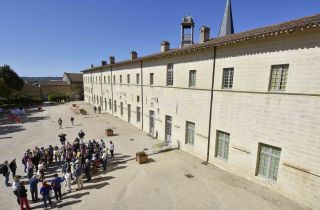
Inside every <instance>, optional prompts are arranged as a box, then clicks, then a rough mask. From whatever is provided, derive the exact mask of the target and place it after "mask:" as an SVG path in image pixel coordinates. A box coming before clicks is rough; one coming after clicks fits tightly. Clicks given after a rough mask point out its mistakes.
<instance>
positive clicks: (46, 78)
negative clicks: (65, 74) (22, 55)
mask: <svg viewBox="0 0 320 210" xmlns="http://www.w3.org/2000/svg"><path fill="white" fill-rule="evenodd" d="M21 78H22V79H23V80H24V81H25V82H27V83H29V82H34V81H45V80H62V77H21Z"/></svg>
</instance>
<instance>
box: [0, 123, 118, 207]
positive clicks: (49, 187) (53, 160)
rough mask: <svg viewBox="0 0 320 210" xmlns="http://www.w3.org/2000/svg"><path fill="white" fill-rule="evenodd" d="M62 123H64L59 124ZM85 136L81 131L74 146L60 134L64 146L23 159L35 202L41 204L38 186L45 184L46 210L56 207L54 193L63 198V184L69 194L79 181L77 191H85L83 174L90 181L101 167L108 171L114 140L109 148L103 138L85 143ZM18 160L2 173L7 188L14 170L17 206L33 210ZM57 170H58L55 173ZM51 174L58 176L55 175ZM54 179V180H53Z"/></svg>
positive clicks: (30, 152) (6, 165)
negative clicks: (53, 202)
mask: <svg viewBox="0 0 320 210" xmlns="http://www.w3.org/2000/svg"><path fill="white" fill-rule="evenodd" d="M59 124H60V123H59ZM84 136H85V133H84V132H83V131H82V130H81V131H80V132H79V134H78V137H77V138H76V139H75V140H74V141H73V142H72V143H70V142H69V141H67V139H66V134H63V133H62V134H60V135H59V138H60V142H61V145H60V146H58V145H56V146H52V145H49V147H47V148H44V147H41V148H39V147H37V146H35V147H34V149H33V150H30V149H28V150H26V152H25V153H24V155H23V157H22V160H21V162H22V164H23V167H24V172H25V175H26V178H27V179H28V182H27V183H28V184H29V186H30V193H31V198H32V202H36V201H38V200H39V199H38V184H39V183H42V184H41V188H40V195H42V200H43V203H44V207H45V209H47V208H48V206H51V205H52V202H51V193H52V191H53V192H54V198H55V199H56V200H57V201H58V200H61V199H62V193H61V183H63V182H65V187H66V191H67V192H68V193H70V192H71V191H72V182H73V180H75V181H76V185H77V187H76V190H81V189H83V178H82V177H83V174H85V177H86V181H87V182H90V181H91V176H92V174H94V173H97V172H98V170H99V168H100V167H101V166H102V167H101V168H102V171H106V169H107V161H108V151H110V154H111V157H110V158H113V151H114V144H113V142H112V141H110V142H109V145H106V143H105V142H104V141H103V140H102V139H101V140H100V142H98V141H96V140H95V139H93V140H92V141H91V140H90V141H88V142H87V143H84V142H83V140H84ZM56 167H57V168H58V169H59V168H60V169H61V172H62V176H61V177H60V176H59V175H58V173H56ZM16 169H17V164H16V159H14V160H12V161H11V162H10V163H8V161H5V162H4V164H3V167H2V173H3V176H4V178H5V185H6V186H10V185H9V176H10V171H11V172H12V177H13V183H12V190H13V193H14V195H15V196H16V198H17V203H18V204H19V205H20V206H21V210H22V209H27V210H29V209H30V207H29V203H28V199H27V190H26V188H25V186H24V185H25V183H26V182H24V181H22V180H21V178H22V177H21V176H18V175H16ZM53 170H54V171H53ZM50 173H54V174H53V176H52V175H50ZM51 177H52V178H51Z"/></svg>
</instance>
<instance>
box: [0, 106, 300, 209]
mask: <svg viewBox="0 0 320 210" xmlns="http://www.w3.org/2000/svg"><path fill="white" fill-rule="evenodd" d="M78 104H80V106H81V107H82V108H85V109H86V110H87V111H89V115H86V116H82V115H75V114H74V113H73V112H72V110H71V109H70V107H71V104H65V105H59V106H51V107H45V108H44V111H43V112H37V111H35V110H34V111H33V110H31V111H29V114H28V117H27V118H26V119H24V123H23V124H21V125H19V124H4V121H3V120H0V126H1V127H0V160H1V162H2V161H3V160H5V159H8V160H11V159H12V158H17V163H18V167H19V168H18V174H19V173H20V174H21V172H22V165H21V157H22V154H23V152H24V151H25V150H26V149H28V148H30V149H31V148H33V147H34V146H35V145H37V146H48V145H49V144H52V145H56V144H59V139H58V135H59V134H60V133H61V132H65V133H66V134H67V139H68V140H70V141H73V140H74V138H75V137H76V135H77V133H78V132H79V131H80V129H82V130H84V132H85V133H86V138H85V139H86V140H88V139H92V138H95V139H97V140H99V139H101V138H104V139H106V137H105V134H104V130H105V129H106V128H113V129H114V130H115V132H116V134H118V135H117V136H114V137H111V138H108V140H112V141H114V142H115V153H116V158H115V160H114V161H113V162H112V163H111V164H112V165H111V166H109V167H108V169H107V173H100V174H98V175H97V176H95V177H93V181H92V182H91V183H90V184H88V183H85V188H84V189H83V190H81V191H73V192H72V193H70V194H66V195H65V196H64V197H63V200H62V202H58V203H56V208H58V209H81V210H84V209H97V210H98V209H110V210H118V209H119V210H126V209H130V210H131V209H132V210H136V209H137V210H149V209H159V210H160V209H161V210H162V209H164V210H169V209H179V210H180V209H181V210H189V209H190V210H191V209H192V210H195V209H210V210H212V209H214V210H223V209H246V210H248V209H249V210H250V209H259V210H270V209H272V210H296V209H306V208H305V207H303V206H300V205H298V204H297V203H295V202H294V201H292V200H289V199H287V198H285V197H284V196H281V195H279V194H278V193H276V192H273V191H271V190H269V189H266V188H265V187H263V186H260V185H257V184H255V183H253V182H249V181H247V180H244V179H242V178H239V177H237V176H234V175H232V174H229V173H228V172H225V171H223V170H221V169H219V168H217V167H215V166H213V165H211V164H209V165H202V164H201V162H202V160H200V159H198V158H196V157H193V156H191V155H189V154H187V153H185V152H182V151H179V150H174V151H169V152H165V153H160V154H155V155H151V156H150V159H151V161H150V162H149V163H147V164H144V165H139V164H137V163H136V161H135V159H134V158H135V153H136V152H137V151H141V150H144V149H145V150H146V152H149V153H151V152H152V146H153V145H154V144H156V143H159V141H158V140H154V139H152V138H150V137H149V136H147V135H146V134H145V133H143V132H142V131H140V130H138V129H137V128H135V127H134V126H131V125H130V124H128V123H126V122H124V121H122V120H120V119H117V118H114V117H112V116H111V115H109V114H100V115H99V114H96V115H95V114H93V113H92V107H91V106H89V105H86V104H84V103H83V102H79V103H78ZM71 116H74V117H75V126H72V125H71V123H70V117H71ZM59 117H62V120H63V129H62V130H61V129H59V128H58V123H57V120H58V118H59ZM186 175H191V177H190V178H188V177H187V176H186ZM1 179H2V178H1ZM11 181H12V180H11V179H10V182H11ZM1 182H2V183H1V189H0V199H1V206H0V209H5V210H9V209H19V208H18V205H17V204H16V202H15V198H14V195H13V193H12V191H11V188H6V187H4V184H3V179H2V180H1ZM73 189H75V185H73ZM63 192H65V189H63ZM28 195H29V198H30V193H29V194H28ZM31 206H32V207H34V209H41V208H42V202H38V203H35V204H31Z"/></svg>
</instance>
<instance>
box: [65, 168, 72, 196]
mask: <svg viewBox="0 0 320 210" xmlns="http://www.w3.org/2000/svg"><path fill="white" fill-rule="evenodd" d="M64 178H65V180H66V185H65V187H67V192H68V193H70V192H71V182H72V180H71V170H70V169H68V170H67V172H66V173H65V175H64Z"/></svg>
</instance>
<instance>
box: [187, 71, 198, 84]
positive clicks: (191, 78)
mask: <svg viewBox="0 0 320 210" xmlns="http://www.w3.org/2000/svg"><path fill="white" fill-rule="evenodd" d="M196 74H197V72H196V70H190V71H189V87H195V86H196V76H197V75H196Z"/></svg>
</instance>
